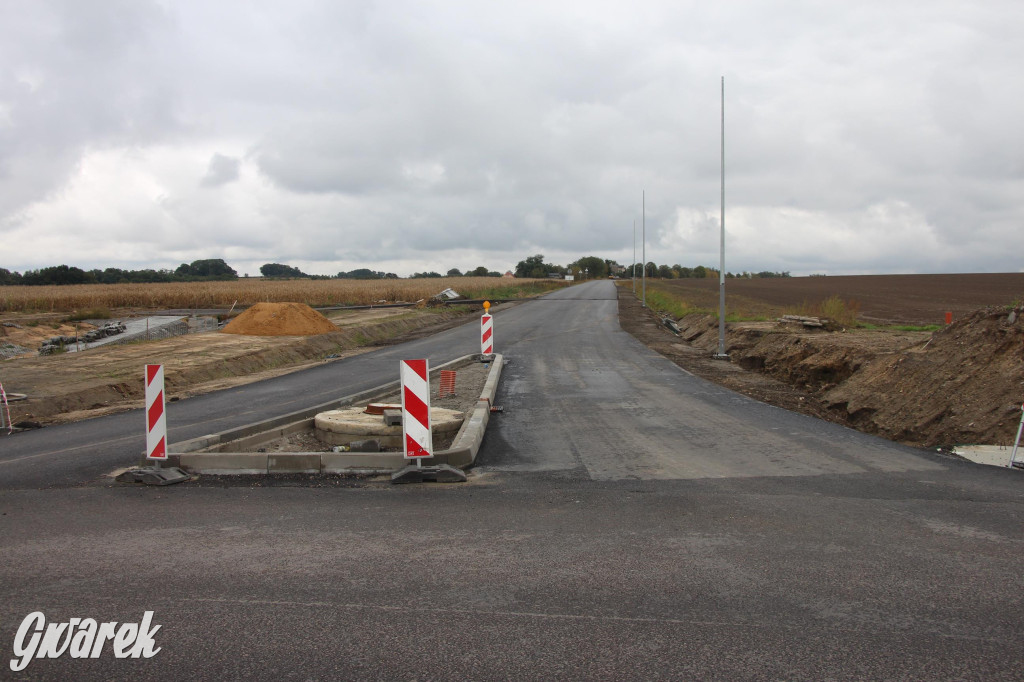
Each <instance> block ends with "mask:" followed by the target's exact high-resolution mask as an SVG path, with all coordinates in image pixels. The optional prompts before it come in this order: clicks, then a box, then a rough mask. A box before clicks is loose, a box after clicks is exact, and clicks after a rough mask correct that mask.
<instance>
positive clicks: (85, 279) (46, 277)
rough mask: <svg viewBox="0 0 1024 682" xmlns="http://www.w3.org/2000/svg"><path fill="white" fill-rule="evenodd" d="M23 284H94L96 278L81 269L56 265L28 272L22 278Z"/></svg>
mask: <svg viewBox="0 0 1024 682" xmlns="http://www.w3.org/2000/svg"><path fill="white" fill-rule="evenodd" d="M21 281H22V284H57V285H65V284H92V283H94V282H95V281H96V277H95V276H94V275H93V274H92V273H89V272H86V271H85V270H82V269H81V268H76V267H68V266H67V265H55V266H53V267H49V268H40V269H39V270H26V271H25V274H24V275H22V276H21Z"/></svg>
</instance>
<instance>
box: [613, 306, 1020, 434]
mask: <svg viewBox="0 0 1024 682" xmlns="http://www.w3.org/2000/svg"><path fill="white" fill-rule="evenodd" d="M619 305H620V308H619V309H620V321H621V323H622V326H623V328H624V329H625V330H626V331H629V332H630V333H632V334H633V335H634V336H637V338H639V339H640V340H641V341H643V342H645V343H647V344H648V345H650V346H651V347H653V348H655V350H658V351H659V352H661V353H662V354H664V355H666V356H668V357H670V358H671V359H673V360H674V361H676V363H677V364H679V365H680V366H681V367H683V368H685V369H687V370H689V371H692V372H693V373H694V374H697V375H698V376H703V377H705V378H708V379H710V380H712V381H716V382H717V383H721V384H723V385H726V386H728V387H730V388H733V389H734V390H737V391H740V392H742V393H745V394H747V395H751V396H752V397H755V398H758V399H759V400H763V401H765V402H768V403H771V404H775V405H779V406H780V407H785V408H787V409H792V410H796V411H800V412H804V413H806V414H811V415H813V416H816V417H822V418H826V419H829V420H831V421H835V422H839V423H842V424H845V425H848V426H851V427H853V428H856V429H859V430H861V431H865V432H868V433H874V434H878V435H880V436H883V437H886V438H889V439H891V440H895V441H900V442H903V443H907V444H912V445H920V446H951V445H956V444H966V443H988V444H1005V443H1010V442H1012V440H1013V437H1014V436H1015V435H1016V428H1017V423H1018V420H1019V418H1020V409H1021V400H1022V399H1024V321H1022V320H1021V317H1022V316H1024V307H1022V308H1018V309H1016V310H1009V309H1007V308H1005V307H1002V308H986V309H983V310H978V311H975V312H973V313H971V314H969V315H966V316H964V317H963V318H962V319H960V320H958V321H957V322H955V323H954V324H952V325H949V326H948V327H945V328H943V329H941V330H939V331H937V332H934V333H929V332H897V331H880V330H851V331H841V332H826V331H811V330H804V329H800V328H797V329H794V328H793V327H792V326H789V325H779V324H776V323H772V322H760V323H731V324H729V325H728V326H727V333H726V350H727V351H728V353H729V356H730V361H728V362H726V361H721V360H712V359H711V358H710V356H711V355H712V354H713V353H714V352H715V351H716V350H717V346H718V324H717V320H716V319H715V318H714V317H713V316H699V315H691V316H689V317H687V318H684V319H683V320H680V321H679V323H678V324H679V327H680V329H681V334H680V337H676V336H674V335H673V334H672V333H671V332H669V331H668V330H667V329H665V328H664V326H663V325H662V324H661V323H660V320H659V319H658V317H657V316H656V315H655V314H654V313H653V312H652V311H650V310H648V309H644V308H642V307H641V306H640V304H639V302H637V301H636V299H635V298H633V296H632V293H631V292H629V291H623V290H621V289H620V294H619ZM743 369H745V370H753V371H746V372H742V370H743ZM738 371H739V372H742V374H744V375H746V376H745V377H740V376H737V372H738Z"/></svg>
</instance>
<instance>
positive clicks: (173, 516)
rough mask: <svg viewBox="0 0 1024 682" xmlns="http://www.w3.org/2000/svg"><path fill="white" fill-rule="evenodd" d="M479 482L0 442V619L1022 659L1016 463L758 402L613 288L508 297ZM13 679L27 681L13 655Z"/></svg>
mask: <svg viewBox="0 0 1024 682" xmlns="http://www.w3.org/2000/svg"><path fill="white" fill-rule="evenodd" d="M476 333H477V327H476V325H475V324H469V325H467V326H464V327H460V328H458V329H454V330H451V331H449V332H445V333H443V334H440V335H437V336H434V337H431V338H429V339H421V340H418V341H415V342H413V343H411V344H409V345H408V346H396V347H392V348H388V349H384V350H382V351H378V352H375V353H370V354H366V355H362V356H358V357H355V358H351V359H349V360H345V361H340V362H334V363H329V364H325V365H324V366H322V367H318V368H316V369H313V370H307V371H305V372H299V373H297V374H293V375H289V376H288V377H281V378H279V379H274V380H271V381H266V382H261V383H259V384H253V385H250V386H245V387H240V388H238V389H233V390H230V391H224V392H221V393H217V394H213V395H209V396H203V397H199V398H194V399H190V400H185V401H181V402H178V403H173V404H171V405H170V406H169V407H170V410H169V417H168V419H169V426H170V428H171V438H172V440H181V439H184V438H189V437H192V436H196V435H202V434H205V433H210V432H214V431H219V430H222V429H224V428H227V427H229V426H234V425H238V424H242V423H247V422H251V421H255V420H257V419H261V418H263V417H265V416H269V415H271V414H275V413H278V412H283V411H291V410H295V409H300V408H302V407H304V406H306V405H312V404H318V403H321V402H325V401H327V400H330V399H331V398H334V397H338V396H341V395H345V394H347V393H352V392H355V391H358V390H362V389H365V388H369V387H372V386H375V385H379V384H381V383H384V382H386V381H389V380H392V379H393V378H394V377H395V376H396V375H397V372H396V369H397V368H396V365H397V360H398V359H400V358H412V357H424V356H426V357H429V358H430V360H431V362H432V364H438V363H440V362H444V361H446V360H448V359H451V358H454V357H456V356H459V355H463V354H466V353H469V352H473V351H475V350H476V348H475V344H476ZM495 335H496V344H497V349H498V350H499V352H502V353H503V354H505V356H506V358H507V359H508V361H509V363H508V366H507V367H506V369H505V372H504V374H503V378H502V385H501V387H500V388H499V392H498V399H497V403H498V404H499V405H501V406H503V407H504V408H505V412H504V413H503V414H500V415H496V416H495V418H494V419H493V420H492V422H491V426H490V427H489V429H488V434H487V436H486V438H485V441H484V445H483V448H482V450H481V454H480V460H479V466H478V467H477V468H476V469H475V470H474V472H473V474H472V475H471V478H470V482H468V483H466V484H450V485H438V484H423V485H411V486H391V485H388V484H384V483H370V484H358V486H357V487H346V485H337V486H336V485H334V484H333V482H331V483H328V484H327V485H323V486H320V487H309V486H308V482H305V481H296V480H276V481H264V482H262V484H255V485H253V484H238V483H234V482H233V483H224V482H218V481H214V480H212V479H209V478H204V479H203V480H201V481H200V482H199V483H186V484H182V485H178V486H171V487H167V488H147V487H142V486H139V487H133V486H118V485H113V484H111V483H110V482H109V480H107V479H104V478H103V477H102V475H103V474H104V473H105V472H108V471H110V470H111V469H113V468H115V467H117V466H123V465H126V464H129V463H131V462H133V461H134V459H135V458H136V456H137V453H138V452H139V451H141V449H142V448H143V439H142V437H141V423H142V417H141V416H140V414H139V413H129V414H125V415H119V416H116V417H111V418H106V419H98V420H93V421H90V422H85V423H81V424H76V425H70V426H65V427H54V428H47V429H42V430H40V431H37V432H30V433H23V434H17V435H15V436H13V437H8V438H2V439H0V550H2V556H3V561H2V562H0V597H2V599H0V641H2V642H3V648H4V650H5V651H6V652H7V657H8V658H9V657H10V656H11V654H12V648H13V644H14V638H15V631H16V630H17V627H18V625H19V624H20V623H21V621H22V620H23V619H24V618H25V616H26V615H28V614H29V613H30V612H33V611H42V612H43V613H45V615H46V617H47V619H48V620H49V621H53V622H59V621H64V620H67V619H69V618H72V617H79V618H86V617H89V618H94V619H97V620H100V621H117V622H124V621H130V622H138V621H139V620H140V619H141V618H142V615H143V612H144V611H147V610H149V611H154V617H153V622H154V623H156V624H159V625H161V629H160V630H159V631H158V632H157V633H156V635H155V639H156V642H157V644H158V645H159V646H161V647H162V649H161V651H160V652H159V653H158V654H157V655H156V656H155V657H154V658H152V659H148V660H117V659H115V658H114V657H113V655H112V654H111V653H110V647H109V645H108V647H107V648H106V649H105V650H104V654H103V655H102V656H101V657H100V658H99V659H96V660H78V659H71V658H69V657H68V656H67V655H65V656H63V657H61V658H58V659H54V660H36V661H33V662H32V663H31V664H30V665H29V667H28V669H27V670H26V671H25V673H24V674H23V675H25V676H27V677H31V678H44V679H174V680H188V679H196V680H205V679H211V678H213V679H216V678H221V679H242V678H257V679H552V678H557V679H651V678H665V679H729V680H732V679H814V680H817V679H929V680H931V679H984V680H994V679H1021V678H1024V666H1022V664H1024V656H1022V654H1021V646H1022V643H1024V639H1022V636H1024V626H1022V614H1024V603H1022V599H1021V587H1022V578H1024V555H1022V551H1021V550H1022V549H1024V532H1022V522H1024V513H1022V510H1024V508H1022V502H1024V483H1022V482H1024V478H1021V474H1020V473H1017V472H1013V471H1007V470H1001V469H997V468H992V467H982V466H977V465H972V464H968V463H964V462H960V461H957V460H954V459H951V458H946V457H942V456H940V455H938V454H934V453H928V452H923V451H919V450H913V449H909V448H905V447H901V446H897V445H893V444H891V443H888V442H886V441H881V440H878V439H875V438H872V437H869V436H865V435H862V434H859V433H855V432H853V431H849V430H846V429H842V428H839V427H836V426H834V425H831V424H826V423H823V422H818V421H815V420H813V419H809V418H805V417H802V416H799V415H795V414H792V413H789V412H786V411H783V410H779V409H776V408H772V407H768V406H765V405H762V404H760V403H756V402H753V401H751V400H748V399H746V398H744V397H742V396H739V395H737V394H734V393H731V392H729V391H726V390H724V389H721V388H719V387H717V386H714V385H711V384H708V383H706V382H704V381H702V380H700V379H697V378H695V377H693V376H690V375H689V374H687V373H685V372H683V371H681V370H679V369H678V368H676V367H675V366H674V365H673V364H671V363H670V362H668V361H667V360H665V359H664V358H662V357H661V356H659V355H657V354H655V353H653V352H651V351H649V350H648V349H646V348H645V347H644V346H642V345H641V344H639V343H638V342H636V341H635V340H634V339H633V338H632V337H631V336H629V335H628V334H625V333H624V332H622V331H621V330H620V329H619V327H618V323H617V321H616V302H615V292H614V290H613V288H612V285H611V284H610V283H608V282H594V283H590V284H586V285H581V286H576V287H573V288H571V289H568V290H565V291H562V292H558V293H557V294H555V295H552V296H549V297H546V298H545V299H543V300H539V301H536V302H530V303H525V304H522V305H519V306H516V307H514V308H511V309H509V310H506V311H503V312H501V313H499V314H498V315H497V316H496V318H495ZM2 663H3V667H2V668H0V678H6V677H18V676H17V675H16V674H15V673H12V672H11V671H10V669H9V668H8V667H7V661H3V662H2Z"/></svg>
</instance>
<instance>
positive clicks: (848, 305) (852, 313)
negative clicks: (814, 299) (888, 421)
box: [792, 296, 861, 327]
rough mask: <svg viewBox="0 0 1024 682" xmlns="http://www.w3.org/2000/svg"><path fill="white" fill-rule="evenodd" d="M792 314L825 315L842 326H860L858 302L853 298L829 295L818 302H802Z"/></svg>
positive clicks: (806, 315)
mask: <svg viewBox="0 0 1024 682" xmlns="http://www.w3.org/2000/svg"><path fill="white" fill-rule="evenodd" d="M792 314H796V315H803V316H805V317H827V318H828V319H830V320H832V321H833V322H838V323H839V324H841V325H843V326H844V327H860V326H861V323H860V322H859V321H858V319H857V318H858V317H860V303H859V302H857V301H855V300H853V299H849V300H847V299H844V298H841V297H839V296H829V297H828V298H826V299H825V300H823V301H819V302H818V303H808V302H807V301H804V302H803V304H802V305H801V306H800V307H799V308H797V309H796V311H795V312H794V313H792Z"/></svg>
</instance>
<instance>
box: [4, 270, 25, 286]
mask: <svg viewBox="0 0 1024 682" xmlns="http://www.w3.org/2000/svg"><path fill="white" fill-rule="evenodd" d="M0 284H21V273H20V272H11V271H10V270H8V269H7V268H0Z"/></svg>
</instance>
